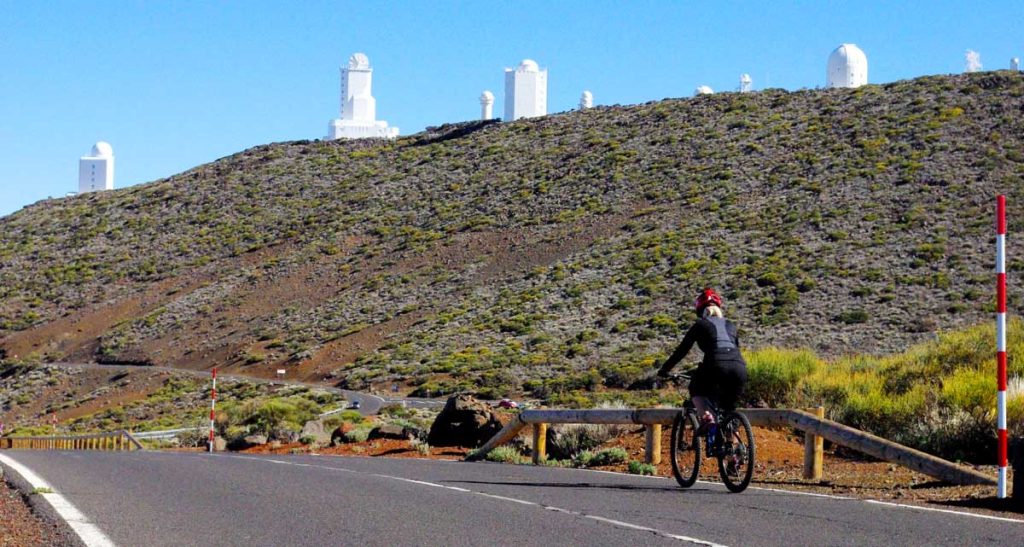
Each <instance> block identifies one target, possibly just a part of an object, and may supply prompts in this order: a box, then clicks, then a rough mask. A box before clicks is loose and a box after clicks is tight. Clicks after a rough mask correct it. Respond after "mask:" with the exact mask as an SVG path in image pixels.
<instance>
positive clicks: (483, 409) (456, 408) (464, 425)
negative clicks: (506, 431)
mask: <svg viewBox="0 0 1024 547" xmlns="http://www.w3.org/2000/svg"><path fill="white" fill-rule="evenodd" d="M501 428H502V424H501V422H500V421H498V418H497V417H496V416H495V415H494V412H492V411H491V409H490V407H488V406H487V405H486V404H484V403H481V402H480V401H477V400H476V399H474V398H473V397H471V396H469V395H462V394H460V395H455V396H454V397H451V398H449V399H448V402H447V403H446V404H445V405H444V410H442V411H441V413H440V414H438V415H437V418H436V419H435V420H434V424H433V425H431V426H430V433H429V434H428V435H427V443H429V444H430V445H431V446H463V447H467V448H475V447H478V446H480V445H482V444H484V443H485V442H487V440H488V439H490V438H491V437H493V436H494V434H495V433H497V432H498V431H500V430H501Z"/></svg>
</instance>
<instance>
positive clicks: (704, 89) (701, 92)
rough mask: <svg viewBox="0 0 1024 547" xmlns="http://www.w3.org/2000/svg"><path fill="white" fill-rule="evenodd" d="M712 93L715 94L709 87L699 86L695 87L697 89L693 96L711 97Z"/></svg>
mask: <svg viewBox="0 0 1024 547" xmlns="http://www.w3.org/2000/svg"><path fill="white" fill-rule="evenodd" d="M714 92H715V90H714V89H711V86H707V85H701V86H697V89H694V90H693V96H694V97H697V96H700V95H711V94H712V93H714Z"/></svg>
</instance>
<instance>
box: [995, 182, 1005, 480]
mask: <svg viewBox="0 0 1024 547" xmlns="http://www.w3.org/2000/svg"><path fill="white" fill-rule="evenodd" d="M996 376H997V380H996V381H997V384H998V387H999V393H998V394H997V396H996V397H997V399H996V400H997V404H998V410H997V411H998V418H997V425H996V427H998V433H997V435H998V443H999V448H998V452H997V456H998V460H999V485H998V486H997V488H998V497H999V498H1000V499H1003V498H1005V497H1006V452H1007V450H1006V444H1007V435H1006V196H1003V195H1000V196H997V197H996Z"/></svg>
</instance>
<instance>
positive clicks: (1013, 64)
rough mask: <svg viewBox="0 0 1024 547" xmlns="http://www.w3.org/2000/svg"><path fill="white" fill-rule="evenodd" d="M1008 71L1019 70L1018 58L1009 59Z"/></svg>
mask: <svg viewBox="0 0 1024 547" xmlns="http://www.w3.org/2000/svg"><path fill="white" fill-rule="evenodd" d="M1010 70H1017V71H1019V70H1020V57H1014V58H1012V59H1010Z"/></svg>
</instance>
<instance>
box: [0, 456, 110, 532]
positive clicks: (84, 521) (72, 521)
mask: <svg viewBox="0 0 1024 547" xmlns="http://www.w3.org/2000/svg"><path fill="white" fill-rule="evenodd" d="M0 463H3V464H4V465H6V466H8V467H10V468H11V469H13V470H14V472H15V473H17V474H19V475H21V477H22V478H23V479H25V481H26V482H28V484H29V486H31V487H32V488H33V489H36V490H43V489H46V490H53V488H52V487H51V486H50V484H49V483H47V482H46V481H45V480H43V478H42V477H40V476H39V475H37V474H35V472H33V471H32V470H31V469H29V468H28V467H25V466H24V465H22V464H20V463H18V462H17V461H16V460H14V458H11V457H10V456H7V455H6V454H0ZM38 495H39V496H42V498H43V499H44V500H46V502H47V503H49V504H50V507H53V510H54V511H56V512H57V514H58V515H60V518H62V519H64V521H65V522H67V523H68V526H70V527H71V529H72V530H73V531H74V532H75V533H76V534H78V537H79V538H80V539H81V540H82V543H84V544H85V545H86V546H87V547H114V542H113V541H110V538H108V537H107V536H106V535H105V534H104V533H103V532H102V531H100V529H99V528H97V527H96V525H95V524H93V523H92V522H89V519H88V518H86V516H85V515H83V514H82V512H81V511H79V510H78V508H76V507H75V506H74V505H72V504H71V502H70V501H68V500H67V498H65V497H64V496H62V495H60V494H58V493H57V492H52V493H51V492H48V493H41V494H38Z"/></svg>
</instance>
